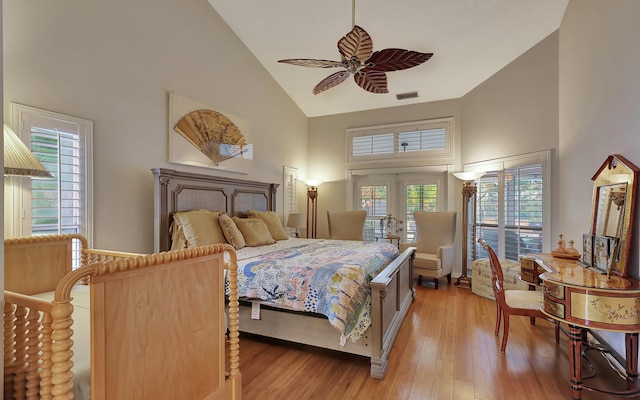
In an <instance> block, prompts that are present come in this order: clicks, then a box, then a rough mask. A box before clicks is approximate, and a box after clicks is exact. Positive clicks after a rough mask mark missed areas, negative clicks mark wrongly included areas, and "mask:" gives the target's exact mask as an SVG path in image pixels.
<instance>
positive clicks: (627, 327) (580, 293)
mask: <svg viewBox="0 0 640 400" xmlns="http://www.w3.org/2000/svg"><path fill="white" fill-rule="evenodd" d="M523 259H527V260H532V261H533V262H534V263H535V265H536V269H538V270H543V271H546V272H543V273H542V274H541V275H540V279H541V280H542V283H543V289H544V304H543V309H542V311H543V312H544V313H545V314H546V315H547V316H549V317H550V318H553V319H555V320H558V321H560V322H565V323H567V324H568V325H569V363H570V367H569V369H570V375H571V389H572V394H573V399H580V398H581V392H582V389H583V388H584V389H589V390H595V391H601V392H605V393H613V392H607V391H604V390H601V389H595V388H591V387H589V386H587V385H585V384H583V383H582V378H581V376H580V369H581V365H582V357H581V351H582V343H583V338H584V337H586V336H585V335H586V329H600V330H608V331H615V332H624V333H625V334H626V335H625V344H626V372H627V387H628V389H630V390H632V389H634V388H635V387H636V386H635V385H636V380H637V378H638V358H637V355H638V332H640V282H639V281H637V280H636V279H632V278H628V277H619V276H613V275H612V276H610V277H607V275H606V274H602V273H600V272H597V271H593V270H591V269H588V268H585V267H583V266H582V265H580V264H579V262H578V261H577V260H569V259H563V258H557V257H553V256H552V255H551V254H550V253H546V254H527V255H526V256H523Z"/></svg>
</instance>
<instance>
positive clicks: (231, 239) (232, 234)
mask: <svg viewBox="0 0 640 400" xmlns="http://www.w3.org/2000/svg"><path fill="white" fill-rule="evenodd" d="M218 221H220V228H222V233H223V234H224V237H225V238H226V239H227V242H228V243H229V244H230V245H231V246H233V247H234V248H235V249H236V250H240V249H241V248H243V247H244V246H246V243H245V241H244V236H242V233H241V232H240V230H238V227H237V226H236V223H235V222H233V220H232V219H231V217H230V216H228V215H227V214H223V213H220V216H219V217H218Z"/></svg>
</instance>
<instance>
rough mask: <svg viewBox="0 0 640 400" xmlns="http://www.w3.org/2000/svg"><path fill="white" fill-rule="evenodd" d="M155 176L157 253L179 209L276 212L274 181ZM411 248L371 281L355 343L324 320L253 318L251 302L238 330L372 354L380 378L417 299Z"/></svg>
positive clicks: (157, 172)
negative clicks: (367, 319)
mask: <svg viewBox="0 0 640 400" xmlns="http://www.w3.org/2000/svg"><path fill="white" fill-rule="evenodd" d="M152 172H153V175H154V210H155V216H154V228H155V229H154V230H155V233H154V235H155V242H154V243H155V251H164V250H168V249H169V248H170V246H171V238H170V235H169V227H170V225H171V221H172V215H173V213H175V212H178V211H188V210H194V209H208V210H219V211H224V212H226V213H227V214H229V215H231V216H240V217H243V216H246V214H245V213H246V211H248V210H258V211H268V210H270V211H275V204H276V201H275V196H276V190H277V187H278V184H275V183H262V182H252V181H245V180H238V179H229V178H222V177H215V176H210V175H202V174H195V173H189V172H180V171H176V170H172V169H164V168H156V169H152ZM414 253H415V248H409V249H407V250H406V251H404V252H403V253H402V254H401V255H400V256H398V257H397V258H396V259H395V260H394V261H393V262H392V263H391V264H389V265H388V266H387V267H386V268H385V269H384V270H383V271H381V272H380V273H379V274H378V275H377V276H376V277H375V278H374V279H373V280H372V282H371V292H372V293H371V296H372V300H371V301H372V310H371V319H372V325H371V327H370V328H369V329H368V330H367V332H366V333H365V335H364V336H363V337H362V338H361V339H360V340H358V342H357V343H352V342H349V341H347V344H346V345H345V346H341V345H340V343H339V334H338V333H337V331H336V329H335V328H334V327H332V326H331V325H330V324H329V323H328V321H327V319H326V318H318V317H315V316H309V315H306V314H302V313H295V312H281V311H279V310H277V309H272V308H268V307H262V308H261V319H259V320H256V319H252V318H251V306H244V305H242V304H241V306H240V331H241V332H247V333H252V334H257V335H261V336H267V337H271V338H276V339H281V340H287V341H292V342H297V343H302V344H307V345H312V346H317V347H322V348H326V349H332V350H337V351H341V352H346V353H351V354H358V355H362V356H366V357H370V358H371V376H372V377H373V378H377V379H382V378H383V377H384V375H385V372H386V369H387V362H388V359H389V352H390V351H391V347H392V345H393V342H394V340H395V338H396V336H397V333H398V329H399V328H400V324H401V323H402V320H403V319H404V317H405V316H406V314H407V312H408V310H409V306H410V305H411V302H412V301H413V299H414V298H415V289H414V287H413V258H414Z"/></svg>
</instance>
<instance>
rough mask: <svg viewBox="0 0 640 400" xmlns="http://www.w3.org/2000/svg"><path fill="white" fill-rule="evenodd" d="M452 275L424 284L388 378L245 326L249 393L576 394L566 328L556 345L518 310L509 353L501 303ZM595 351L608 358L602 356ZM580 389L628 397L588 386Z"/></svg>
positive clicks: (607, 377) (614, 381)
mask: <svg viewBox="0 0 640 400" xmlns="http://www.w3.org/2000/svg"><path fill="white" fill-rule="evenodd" d="M445 283H446V281H442V282H441V285H440V289H439V290H435V289H433V286H429V284H426V283H425V284H424V286H421V287H416V289H417V296H416V300H415V302H414V303H413V304H412V305H411V308H410V309H409V315H408V316H407V318H406V319H405V321H404V322H403V324H402V326H401V328H400V333H399V336H398V338H397V339H396V342H395V344H394V346H393V349H392V351H391V356H390V360H389V368H388V370H387V374H386V377H385V379H383V380H376V379H372V378H370V377H369V360H368V359H366V358H363V357H358V356H350V355H344V354H340V353H337V352H333V351H327V350H322V349H317V348H312V347H306V346H301V345H295V344H290V343H285V342H279V341H273V340H265V339H261V338H258V337H255V336H248V335H242V336H241V342H240V350H241V351H240V357H241V358H240V363H241V364H240V370H241V372H242V383H243V385H242V392H243V399H244V400H258V399H260V400H268V399H279V400H280V399H323V400H324V399H366V400H376V399H394V400H395V399H398V400H400V399H434V400H446V399H455V400H466V399H483V400H492V399H496V400H499V399H505V400H511V399H544V400H553V399H570V398H571V390H570V384H569V364H568V359H567V352H568V344H567V337H566V336H565V335H563V334H561V338H560V343H559V344H556V343H555V340H554V330H553V325H552V324H550V323H548V322H546V321H543V320H542V321H537V323H536V325H535V326H531V325H530V324H529V319H528V318H525V317H512V319H511V332H510V334H509V342H508V345H507V351H506V354H501V353H500V350H499V349H500V339H499V338H498V337H496V336H495V335H494V327H495V325H494V324H495V303H494V302H493V301H492V300H489V299H486V298H483V297H480V296H476V295H474V294H473V293H472V292H471V291H469V290H467V289H461V288H457V287H456V286H454V285H452V284H450V285H445ZM336 340H338V335H337V334H336ZM594 358H596V360H595V361H596V364H598V365H602V364H604V360H603V359H601V357H600V356H599V355H597V354H596V355H594ZM583 364H586V363H584V362H583ZM584 373H585V374H586V373H587V371H586V370H585V371H584ZM602 376H603V378H604V381H605V382H606V384H607V385H609V386H608V387H614V388H617V389H618V390H622V389H624V382H623V381H622V380H621V379H619V378H618V376H617V375H614V374H613V373H604V374H602ZM602 380H603V379H599V380H598V384H600V383H601V381H602ZM582 398H583V399H586V400H595V399H615V398H620V397H613V396H605V395H602V394H600V393H595V392H589V391H584V393H583V396H582ZM635 398H640V397H635Z"/></svg>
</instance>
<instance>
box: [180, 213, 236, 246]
mask: <svg viewBox="0 0 640 400" xmlns="http://www.w3.org/2000/svg"><path fill="white" fill-rule="evenodd" d="M218 215H220V213H219V212H213V211H209V210H191V211H180V212H177V213H175V214H173V219H174V221H175V222H176V223H177V224H179V226H176V227H174V232H176V233H179V232H180V230H182V232H183V234H184V238H185V240H186V243H187V246H186V247H197V246H206V245H208V244H216V243H226V242H227V240H226V239H225V236H224V234H223V233H222V229H221V228H220V223H219V222H218Z"/></svg>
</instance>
